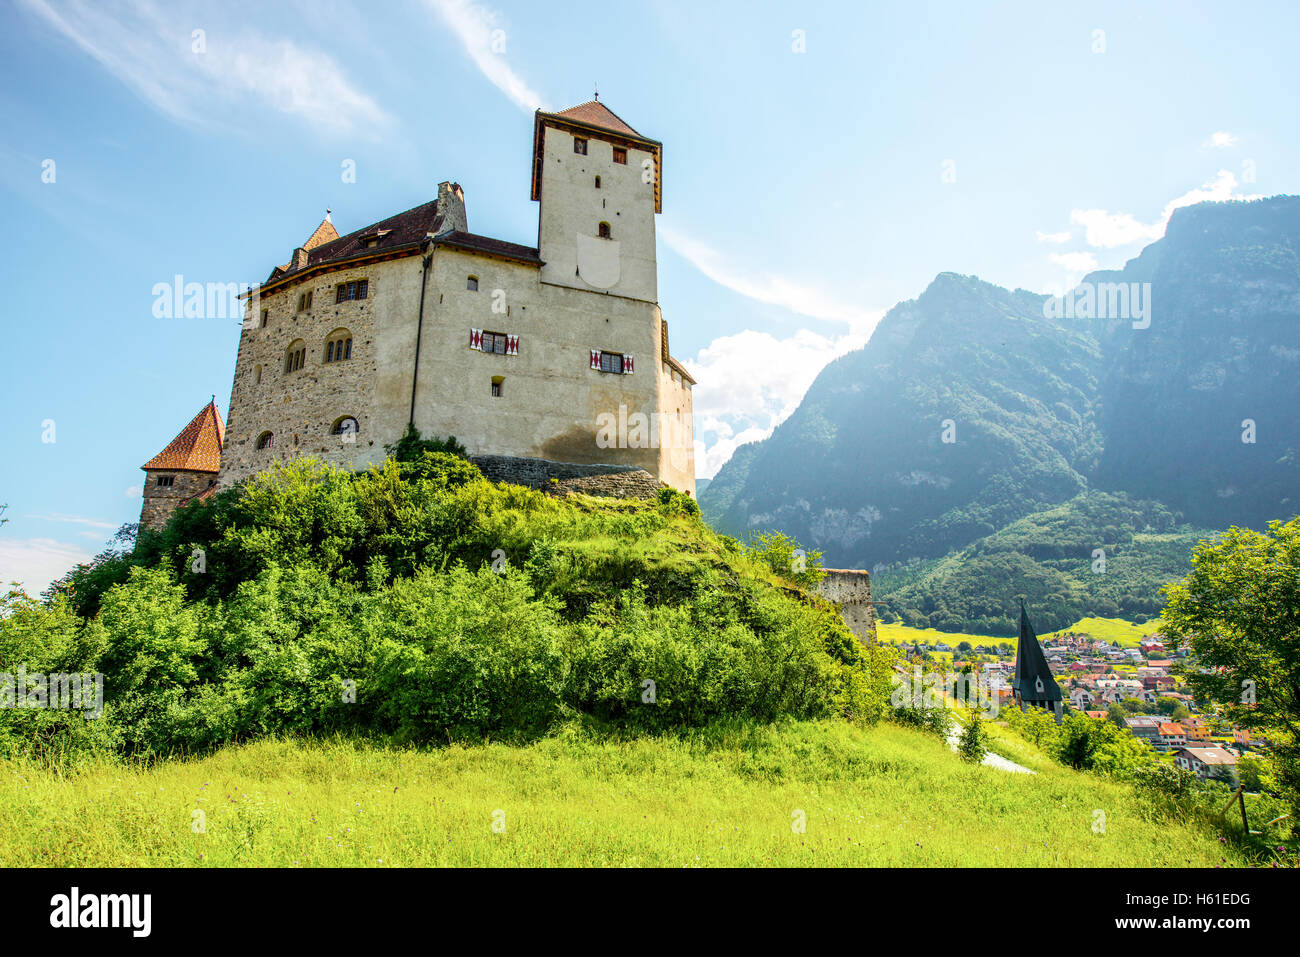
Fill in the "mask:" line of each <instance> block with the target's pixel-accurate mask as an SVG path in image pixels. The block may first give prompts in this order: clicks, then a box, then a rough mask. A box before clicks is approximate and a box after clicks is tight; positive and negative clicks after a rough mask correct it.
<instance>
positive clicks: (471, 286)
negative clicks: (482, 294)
mask: <svg viewBox="0 0 1300 957" xmlns="http://www.w3.org/2000/svg"><path fill="white" fill-rule="evenodd" d="M465 288H466V289H468V290H469V291H470V292H478V276H466V277H465Z"/></svg>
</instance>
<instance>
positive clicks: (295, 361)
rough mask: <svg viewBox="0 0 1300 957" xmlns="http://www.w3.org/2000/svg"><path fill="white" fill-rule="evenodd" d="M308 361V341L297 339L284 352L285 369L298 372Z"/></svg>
mask: <svg viewBox="0 0 1300 957" xmlns="http://www.w3.org/2000/svg"><path fill="white" fill-rule="evenodd" d="M306 361H307V343H305V342H303V341H302V340H301V339H295V340H294V341H293V342H292V343H291V344H290V345H289V348H288V350H287V351H286V352H285V354H284V371H285V372H286V373H288V372H297V371H298V370H299V369H301V368H302V367H303V364H304V363H305V362H306Z"/></svg>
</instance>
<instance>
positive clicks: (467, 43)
mask: <svg viewBox="0 0 1300 957" xmlns="http://www.w3.org/2000/svg"><path fill="white" fill-rule="evenodd" d="M426 2H427V3H428V4H429V6H431V7H432V8H433V9H434V11H435V12H437V14H438V16H439V17H441V18H442V20H443V22H444V23H446V24H447V26H448V27H450V28H451V31H452V32H453V33H454V34H456V37H457V38H458V39H459V40H460V43H461V46H463V47H464V48H465V52H466V54H468V55H469V58H470V59H471V60H473V61H474V65H475V66H476V67H478V69H479V72H480V73H482V74H483V75H484V76H485V77H487V79H488V81H489V82H490V83H491V84H492V85H493V86H495V87H496V88H497V89H498V90H500V91H501V92H502V93H504V94H505V95H506V96H508V97H509V98H510V99H511V101H512V102H514V103H515V104H517V105H518V106H521V107H523V108H524V109H525V110H527V111H528V112H530V113H531V112H533V111H534V110H536V109H539V108H541V106H542V98H541V96H540V95H539V94H538V93H537V91H536V90H534V89H533V88H532V87H530V86H529V85H528V84H527V83H526V82H525V81H524V79H523V78H522V77H520V76H519V74H518V73H516V72H515V71H514V70H513V69H511V67H510V64H509V63H507V62H506V51H507V50H508V49H509V41H510V37H509V34H508V33H507V32H506V30H505V27H504V26H502V18H501V15H500V14H499V13H497V12H496V11H495V10H492V9H489V8H488V7H485V6H484V5H483V4H481V3H475V2H473V0H426Z"/></svg>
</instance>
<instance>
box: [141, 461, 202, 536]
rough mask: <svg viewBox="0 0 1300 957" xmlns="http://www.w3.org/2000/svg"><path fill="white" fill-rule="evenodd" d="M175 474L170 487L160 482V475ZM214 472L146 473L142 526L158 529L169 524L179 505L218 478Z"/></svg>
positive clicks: (142, 527) (143, 527) (159, 471)
mask: <svg viewBox="0 0 1300 957" xmlns="http://www.w3.org/2000/svg"><path fill="white" fill-rule="evenodd" d="M166 475H171V476H174V481H173V484H172V485H171V486H169V487H164V486H160V485H159V484H158V478H159V476H166ZM216 477H217V476H216V475H215V474H214V473H212V472H168V471H164V470H158V471H149V472H146V473H145V480H144V502H143V503H142V504H141V506H140V528H141V529H156V528H162V527H163V526H164V525H166V524H167V520H168V519H169V518H171V517H172V513H173V512H175V511H176V508H177V506H179V505H180V503H181V502H182V501H184V500H185V499H187V498H189V497H190V496H191V495H198V494H199V492H202V491H203V490H204V489H206V488H207V487H208V485H209V484H210V483H211V482H212V481H213V480H214V479H216Z"/></svg>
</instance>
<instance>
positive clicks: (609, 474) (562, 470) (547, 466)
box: [470, 455, 664, 498]
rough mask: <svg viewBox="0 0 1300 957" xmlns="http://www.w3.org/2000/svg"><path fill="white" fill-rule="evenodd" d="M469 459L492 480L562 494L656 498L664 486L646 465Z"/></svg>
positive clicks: (504, 457) (495, 457) (496, 457)
mask: <svg viewBox="0 0 1300 957" xmlns="http://www.w3.org/2000/svg"><path fill="white" fill-rule="evenodd" d="M470 461H471V462H473V463H474V464H475V465H477V466H478V467H479V471H481V472H482V473H483V474H484V475H485V476H487V477H488V478H489V479H491V480H492V481H493V482H509V483H511V484H513V485H526V486H528V487H529V488H535V489H539V490H540V491H543V492H552V493H554V494H560V495H563V494H567V493H569V492H582V493H583V494H586V495H599V496H603V497H606V498H655V497H657V496H658V495H659V489H661V488H663V487H664V484H663V483H662V482H659V481H657V480H656V479H655V478H654V476H652V475H651V474H650V473H649V472H647V471H646V470H645V469H639V468H630V467H628V466H624V465H578V464H574V463H572V462H548V461H546V460H545V459H526V458H517V457H515V456H510V455H471V456H470ZM551 479H555V480H556V481H555V482H554V483H552V482H551Z"/></svg>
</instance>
